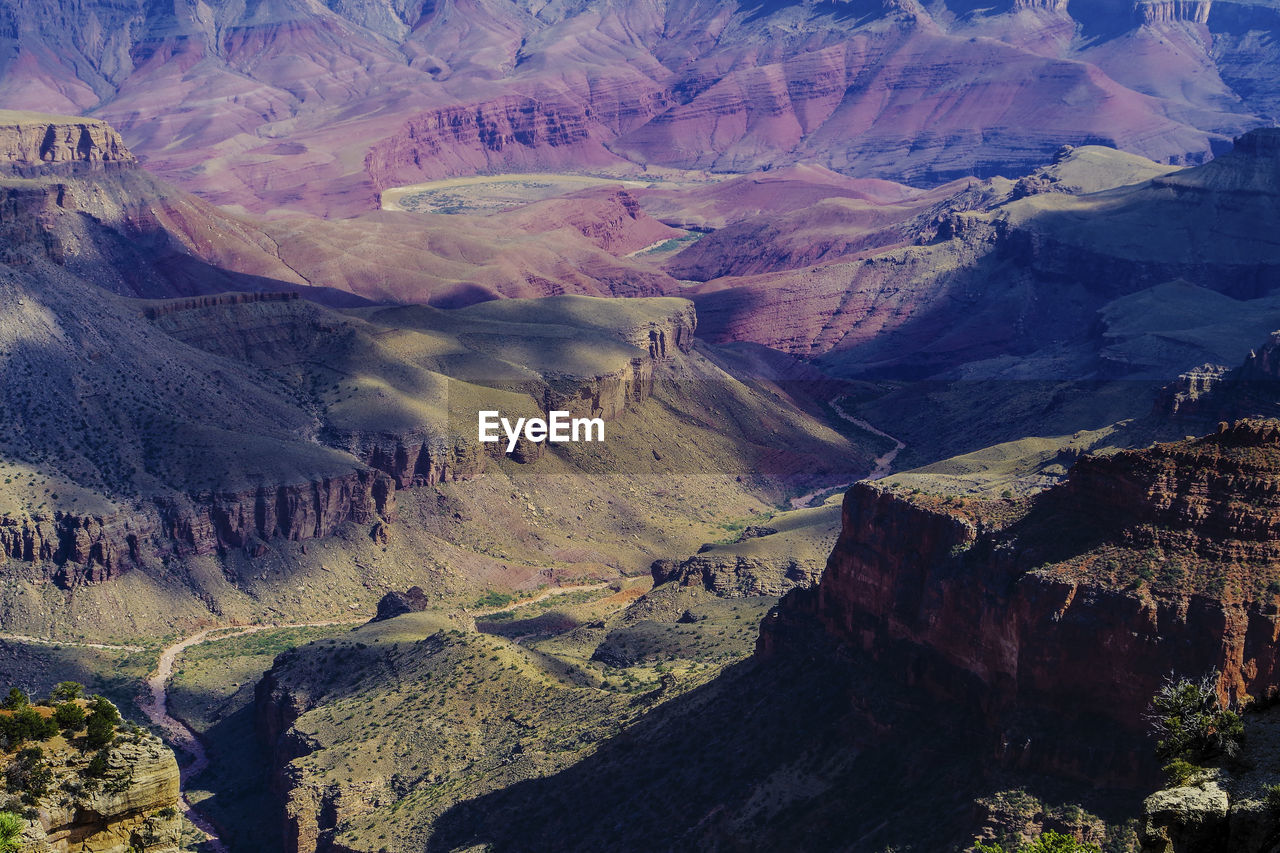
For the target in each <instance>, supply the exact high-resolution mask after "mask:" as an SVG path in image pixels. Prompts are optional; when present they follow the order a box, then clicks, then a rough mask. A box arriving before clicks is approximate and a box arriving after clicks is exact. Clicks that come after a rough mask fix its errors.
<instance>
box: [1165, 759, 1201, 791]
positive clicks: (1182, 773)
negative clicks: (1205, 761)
mask: <svg viewBox="0 0 1280 853" xmlns="http://www.w3.org/2000/svg"><path fill="white" fill-rule="evenodd" d="M1163 769H1164V772H1165V775H1166V776H1167V777H1168V779H1169V784H1170V785H1174V786H1181V785H1185V784H1187V783H1188V782H1190V781H1191V780H1192V779H1194V778H1195V777H1196V776H1197V775H1199V774H1200V773H1203V772H1204V768H1203V767H1201V766H1199V765H1198V764H1192V763H1191V762H1190V761H1187V760H1186V759H1185V758H1175V759H1173V761H1170V762H1169V763H1168V764H1166V765H1165V766H1164V768H1163Z"/></svg>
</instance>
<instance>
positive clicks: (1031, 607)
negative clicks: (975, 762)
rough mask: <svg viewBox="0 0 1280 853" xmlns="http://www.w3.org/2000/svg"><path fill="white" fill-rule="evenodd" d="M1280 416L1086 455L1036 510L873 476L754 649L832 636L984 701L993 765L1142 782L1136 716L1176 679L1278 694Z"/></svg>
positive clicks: (858, 489) (848, 503) (955, 699)
mask: <svg viewBox="0 0 1280 853" xmlns="http://www.w3.org/2000/svg"><path fill="white" fill-rule="evenodd" d="M1277 495H1280V422H1241V423H1238V424H1236V425H1234V426H1232V427H1229V428H1225V427H1224V429H1223V431H1222V432H1220V433H1218V434H1215V435H1211V436H1208V437H1206V438H1203V439H1199V440H1195V441H1187V442H1178V443H1175V444H1170V445H1157V446H1156V447H1154V448H1152V449H1150V450H1145V451H1128V452H1122V453H1118V454H1115V455H1113V456H1110V457H1094V456H1086V457H1084V458H1082V459H1081V460H1080V461H1079V462H1077V463H1076V465H1075V466H1074V467H1073V468H1072V470H1071V473H1070V476H1069V478H1068V480H1067V482H1066V483H1065V484H1063V485H1061V486H1058V487H1055V488H1053V489H1050V490H1049V491H1047V492H1045V493H1044V494H1042V495H1041V496H1039V497H1038V498H1037V499H1036V500H1034V501H1033V502H1032V503H1031V504H1030V505H1029V506H1026V507H1023V508H1022V509H1020V510H1017V511H1013V512H1011V511H1010V505H1009V504H1007V503H996V504H991V505H983V504H970V505H968V506H959V505H957V504H955V503H952V502H949V501H948V502H946V503H943V502H941V501H940V500H923V499H919V498H916V499H912V498H910V497H907V496H901V495H898V494H895V493H893V492H892V491H890V490H888V489H886V488H884V487H880V486H876V485H872V484H865V483H864V484H859V485H856V486H855V487H854V488H853V489H851V490H850V491H849V493H848V494H847V495H846V497H845V502H844V509H843V528H842V531H841V534H840V539H839V541H838V542H837V544H836V547H835V549H834V551H833V552H832V554H831V557H830V560H829V562H828V565H827V568H826V571H825V573H824V575H823V577H822V580H821V582H820V583H819V584H818V585H817V586H816V587H814V588H813V589H810V590H800V591H795V592H792V593H789V594H788V596H787V597H786V598H784V599H783V601H782V603H781V605H780V607H779V608H778V611H777V615H776V616H775V617H774V618H772V619H770V620H766V622H765V624H764V626H763V628H762V633H761V638H760V644H759V654H761V655H763V656H764V657H766V658H768V657H770V656H775V655H779V654H783V653H785V650H786V649H787V648H789V646H788V638H789V637H796V638H799V637H802V636H808V634H807V633H806V632H807V631H809V630H811V626H813V625H817V626H820V628H821V631H822V633H823V635H824V636H826V637H828V638H830V639H831V640H832V641H833V642H835V643H836V644H837V645H838V646H842V647H846V648H848V649H850V650H851V653H852V654H855V655H857V656H858V657H859V658H860V659H862V660H871V661H875V663H874V666H876V667H878V668H880V669H881V670H882V671H883V672H885V673H886V674H889V673H892V675H886V677H892V678H895V679H898V680H901V679H903V678H905V679H906V680H907V683H908V684H910V685H911V686H912V689H913V690H919V691H920V692H921V693H922V694H923V695H928V696H931V697H932V699H931V700H930V701H943V702H949V703H956V704H957V706H959V707H965V708H970V709H973V710H975V712H976V713H977V714H978V716H979V718H980V719H982V720H984V721H985V725H986V727H987V730H986V733H985V737H986V738H987V741H986V743H987V749H989V751H990V754H991V756H992V761H993V764H995V765H997V766H1004V767H1016V768H1019V769H1022V770H1031V771H1034V772H1042V773H1050V774H1054V775H1058V776H1061V777H1067V778H1074V779H1077V780H1090V781H1091V782H1093V783H1096V784H1100V785H1108V784H1109V785H1114V786H1119V787H1129V788H1130V789H1131V790H1132V789H1133V788H1134V787H1135V786H1138V787H1140V786H1141V785H1142V784H1143V782H1144V780H1146V779H1148V778H1149V776H1150V774H1151V772H1152V771H1153V769H1154V768H1153V767H1152V766H1151V758H1150V757H1149V747H1148V745H1147V744H1146V742H1145V740H1144V736H1143V733H1144V731H1145V721H1144V713H1145V710H1146V708H1147V706H1148V703H1149V701H1150V698H1151V696H1152V695H1153V694H1154V693H1155V691H1156V690H1157V689H1158V688H1159V686H1160V684H1161V680H1162V678H1163V677H1164V676H1165V675H1166V674H1167V673H1168V672H1170V671H1171V670H1173V671H1178V672H1181V673H1189V674H1194V675H1199V674H1202V673H1204V672H1208V671H1209V670H1211V669H1215V668H1216V669H1217V670H1218V671H1219V672H1220V673H1221V680H1220V682H1219V685H1218V686H1219V690H1220V691H1221V693H1222V695H1223V697H1224V698H1227V699H1231V700H1239V699H1240V698H1242V697H1243V696H1245V695H1253V696H1259V695H1265V694H1266V693H1267V692H1268V691H1270V690H1272V689H1274V688H1276V687H1277V686H1280V651H1278V650H1277V649H1278V647H1277V645H1276V640H1277V638H1278V637H1280V615H1278V611H1277V608H1276V603H1277V602H1276V600H1275V599H1276V595H1275V593H1273V592H1272V591H1271V590H1272V589H1275V588H1276V587H1275V586H1271V587H1268V586H1267V584H1268V583H1269V582H1273V581H1274V580H1275V579H1276V578H1275V572H1274V566H1275V565H1276V558H1277V555H1280V526H1278V523H1277V522H1276V518H1277V515H1276V510H1277V507H1278V506H1280V498H1277Z"/></svg>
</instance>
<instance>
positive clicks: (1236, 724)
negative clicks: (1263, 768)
mask: <svg viewBox="0 0 1280 853" xmlns="http://www.w3.org/2000/svg"><path fill="white" fill-rule="evenodd" d="M1217 682H1218V672H1217V670H1213V671H1211V672H1210V673H1209V674H1207V675H1205V676H1204V677H1203V678H1201V679H1200V680H1199V681H1192V680H1191V679H1188V678H1178V679H1175V678H1174V677H1173V676H1172V675H1170V676H1168V677H1167V678H1166V679H1165V683H1164V686H1163V687H1161V688H1160V689H1159V690H1158V691H1157V692H1156V695H1155V696H1154V697H1152V699H1151V710H1150V711H1149V712H1148V714H1147V719H1148V721H1149V722H1150V723H1151V732H1152V734H1154V735H1155V736H1156V738H1157V741H1156V755H1157V756H1159V757H1160V758H1162V759H1165V760H1169V761H1171V760H1173V759H1175V758H1183V759H1187V760H1189V761H1193V762H1195V761H1204V760H1206V759H1210V758H1216V757H1218V756H1225V757H1227V758H1234V757H1235V756H1237V755H1238V754H1239V752H1240V746H1241V743H1242V742H1243V741H1244V721H1243V720H1241V719H1240V715H1239V714H1237V713H1235V712H1234V711H1232V710H1230V709H1229V708H1226V707H1223V705H1222V702H1221V701H1220V700H1219V698H1218V691H1217Z"/></svg>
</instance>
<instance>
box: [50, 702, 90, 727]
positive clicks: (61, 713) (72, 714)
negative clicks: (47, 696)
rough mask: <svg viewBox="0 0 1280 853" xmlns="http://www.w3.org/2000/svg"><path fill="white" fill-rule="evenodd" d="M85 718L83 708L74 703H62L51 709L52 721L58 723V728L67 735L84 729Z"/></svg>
mask: <svg viewBox="0 0 1280 853" xmlns="http://www.w3.org/2000/svg"><path fill="white" fill-rule="evenodd" d="M85 717H86V714H85V712H84V708H81V707H80V706H79V705H78V704H76V703H75V702H63V703H62V704H61V705H59V706H58V707H56V708H54V709H53V719H54V720H55V721H56V722H57V723H58V728H60V729H62V730H63V731H65V732H68V733H69V734H75V733H76V732H78V731H80V730H81V729H82V728H84V721H85Z"/></svg>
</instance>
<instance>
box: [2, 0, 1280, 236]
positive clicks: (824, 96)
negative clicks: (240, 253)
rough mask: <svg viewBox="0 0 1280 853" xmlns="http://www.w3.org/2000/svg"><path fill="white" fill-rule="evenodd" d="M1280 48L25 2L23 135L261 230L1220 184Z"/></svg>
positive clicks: (1241, 38)
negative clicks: (1000, 177)
mask: <svg viewBox="0 0 1280 853" xmlns="http://www.w3.org/2000/svg"><path fill="white" fill-rule="evenodd" d="M1278 26H1280V4H1277V3H1276V2H1275V0H1264V2H1223V0H1217V2H1214V0H1186V1H1185V2H1184V1H1183V0H1156V2H1136V3H1134V2H1131V1H1130V0H1125V2H1118V3H1104V2H1098V0H1092V2H1091V0H1071V2H1066V0H1013V2H1012V3H1008V2H1007V0H997V2H996V3H995V4H993V5H985V4H978V3H974V2H971V0H952V2H933V3H930V4H927V5H926V4H922V3H920V2H918V0H884V2H881V1H880V0H852V2H799V3H795V2H781V0H768V2H760V3H750V2H748V3H743V4H739V5H736V6H735V5H733V4H726V3H718V2H710V0H669V2H658V0H641V2H622V1H621V0H603V2H564V3H559V2H557V3H544V2H539V0H517V2H506V0H440V2H436V0H427V2H421V0H412V2H406V0H328V2H327V3H320V2H305V1H304V0H261V2H229V0H214V2H212V3H199V4H185V3H177V4H155V3H148V2H144V0H124V2H111V3H108V2H102V1H101V0H87V2H83V3H76V4H67V3H60V2H55V0H18V2H16V3H8V4H5V6H4V8H3V9H0V107H6V108H11V109H39V110H43V111H57V112H63V113H75V114H81V113H89V114H92V115H95V116H99V117H102V118H105V119H107V120H109V121H111V122H112V123H113V124H114V125H115V126H116V127H117V128H118V129H119V130H120V131H121V133H122V134H123V135H124V138H125V141H126V142H127V143H128V144H129V146H130V147H131V148H133V150H134V151H135V152H136V153H137V154H138V155H139V156H140V157H141V158H142V159H143V160H144V162H146V163H147V164H148V165H149V166H150V167H151V168H152V169H153V170H154V171H156V172H157V173H158V174H160V175H161V176H163V177H166V178H169V179H171V180H174V181H176V182H177V183H179V184H180V185H182V186H184V187H186V188H187V189H192V190H195V191H197V192H199V193H201V194H202V195H204V196H205V197H206V198H208V199H210V200H213V201H215V202H218V203H222V204H227V205H232V206H237V207H240V208H243V209H244V210H248V211H253V212H258V213H266V212H281V211H287V210H305V211H311V212H316V213H323V214H328V215H345V214H350V213H354V212H358V211H360V210H365V209H369V208H372V207H376V199H377V193H378V191H379V190H380V189H381V188H383V187H386V186H392V185H397V184H405V183H411V182H414V181H417V180H422V179H429V178H438V177H443V176H449V175H458V174H470V173H474V172H477V171H522V170H528V169H531V168H535V167H536V168H543V169H545V168H561V169H565V168H571V169H574V170H582V169H596V170H601V169H606V170H619V169H620V170H632V171H638V170H639V169H641V168H642V167H644V166H668V167H679V168H684V169H714V170H719V171H752V170H756V169H760V168H764V167H770V166H781V165H785V164H789V163H795V162H800V161H812V162H816V163H820V164H823V165H826V166H829V167H831V168H833V169H836V170H838V171H841V172H845V173H847V174H850V175H856V176H864V175H874V176H876V177H884V178H894V179H899V180H905V181H909V182H912V183H917V184H934V183H940V182H943V181H946V180H949V179H952V178H956V177H960V176H966V175H977V176H990V175H994V174H997V173H1004V174H1015V173H1022V172H1025V171H1027V170H1028V169H1029V168H1030V167H1032V166H1035V165H1041V164H1043V163H1045V162H1047V161H1048V159H1049V158H1050V157H1051V156H1052V154H1053V152H1054V151H1055V150H1057V148H1058V147H1059V146H1060V145H1062V144H1065V143H1071V144H1077V145H1079V144H1087V143H1097V144H1103V145H1109V146H1113V147H1117V148H1120V149H1122V150H1125V151H1130V152H1133V153H1136V154H1141V155H1143V156H1145V157H1149V158H1151V159H1154V160H1156V161H1159V162H1164V163H1175V164H1189V163H1198V162H1202V161H1204V160H1206V159H1208V158H1210V157H1211V156H1212V155H1213V154H1215V153H1218V152H1221V151H1223V150H1225V149H1226V148H1227V147H1228V145H1229V141H1230V139H1231V137H1233V136H1235V135H1237V134H1239V133H1240V132H1242V131H1244V130H1246V129H1248V128H1251V127H1254V126H1258V125H1265V124H1271V123H1273V122H1274V120H1275V118H1276V116H1277V115H1280V83H1278V81H1277V76H1278V75H1280V71H1278V70H1277V69H1280V45H1278V44H1277V43H1276V41H1275V40H1274V38H1272V36H1271V34H1272V33H1273V32H1274V31H1275V30H1276V29H1277V28H1278Z"/></svg>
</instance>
